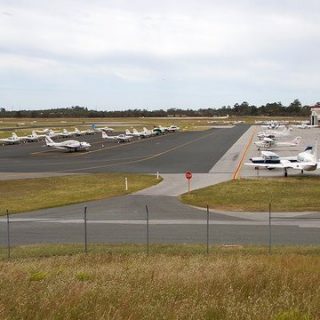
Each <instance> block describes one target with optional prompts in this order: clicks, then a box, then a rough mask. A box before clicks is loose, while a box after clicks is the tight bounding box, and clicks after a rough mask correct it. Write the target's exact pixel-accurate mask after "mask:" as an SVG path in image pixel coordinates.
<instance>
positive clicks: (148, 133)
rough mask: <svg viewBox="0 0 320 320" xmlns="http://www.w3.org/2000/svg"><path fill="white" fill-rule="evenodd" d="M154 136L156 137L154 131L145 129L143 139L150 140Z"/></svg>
mask: <svg viewBox="0 0 320 320" xmlns="http://www.w3.org/2000/svg"><path fill="white" fill-rule="evenodd" d="M153 135H154V133H153V132H152V130H148V129H147V128H143V138H148V137H151V136H153Z"/></svg>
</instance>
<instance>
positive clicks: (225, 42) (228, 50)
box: [0, 0, 320, 110]
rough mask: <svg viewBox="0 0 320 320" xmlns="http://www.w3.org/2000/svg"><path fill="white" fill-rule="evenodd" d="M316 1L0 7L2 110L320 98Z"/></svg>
mask: <svg viewBox="0 0 320 320" xmlns="http://www.w3.org/2000/svg"><path fill="white" fill-rule="evenodd" d="M319 57H320V1H318V0H304V1H302V0H268V1H267V0H264V1H263V0H228V1H223V0H161V1H156V0H90V1H88V0H55V1H43V0H10V1H9V0H0V106H2V107H6V108H7V109H9V110H10V109H14V110H17V109H41V108H51V107H52V108H53V107H69V106H75V105H80V106H87V107H89V108H91V109H97V110H124V109H128V108H146V109H148V110H153V109H159V108H163V109H167V108H207V107H213V108H214V107H221V106H223V105H231V106H232V105H234V104H235V103H237V102H238V103H241V102H242V101H247V102H249V103H250V104H255V105H257V106H260V105H262V104H265V103H268V102H279V101H280V102H282V103H283V104H284V105H288V104H290V103H291V102H292V101H293V100H294V99H296V98H298V99H300V101H301V102H302V103H303V104H314V103H316V102H317V101H319V100H320V98H319V93H320V91H319V85H320V62H319Z"/></svg>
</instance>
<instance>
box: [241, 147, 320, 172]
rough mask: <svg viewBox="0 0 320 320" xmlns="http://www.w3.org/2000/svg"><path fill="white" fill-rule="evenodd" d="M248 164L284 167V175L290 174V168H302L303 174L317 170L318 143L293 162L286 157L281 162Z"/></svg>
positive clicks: (300, 154) (319, 166)
mask: <svg viewBox="0 0 320 320" xmlns="http://www.w3.org/2000/svg"><path fill="white" fill-rule="evenodd" d="M245 165H247V166H254V167H255V168H267V169H269V170H272V169H283V171H284V176H285V177H287V176H288V169H294V170H300V171H301V174H303V172H304V171H315V170H317V169H320V162H318V143H316V144H315V148H314V149H313V148H312V149H310V148H307V149H306V150H305V151H303V152H301V153H299V154H298V155H297V161H296V162H291V161H289V160H286V159H281V160H280V163H245Z"/></svg>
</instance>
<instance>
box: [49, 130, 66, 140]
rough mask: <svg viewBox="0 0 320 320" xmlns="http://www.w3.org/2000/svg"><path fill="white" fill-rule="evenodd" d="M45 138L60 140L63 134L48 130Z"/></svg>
mask: <svg viewBox="0 0 320 320" xmlns="http://www.w3.org/2000/svg"><path fill="white" fill-rule="evenodd" d="M46 136H47V137H50V138H60V137H62V136H63V133H62V132H55V131H53V130H52V129H49V131H48V132H47V133H46Z"/></svg>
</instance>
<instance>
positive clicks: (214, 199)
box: [181, 176, 320, 212]
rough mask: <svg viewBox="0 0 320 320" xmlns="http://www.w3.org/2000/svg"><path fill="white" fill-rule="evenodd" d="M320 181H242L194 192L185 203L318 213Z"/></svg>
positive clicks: (313, 179) (311, 179)
mask: <svg viewBox="0 0 320 320" xmlns="http://www.w3.org/2000/svg"><path fill="white" fill-rule="evenodd" d="M319 194H320V179H319V177H316V176H315V177H306V176H305V177H297V178H295V177H288V178H265V177H264V178H260V179H240V180H234V181H228V182H224V183H220V184H217V185H214V186H210V187H207V188H203V189H199V190H195V191H192V192H191V193H190V194H184V195H182V196H181V200H182V201H183V202H184V203H187V204H190V205H194V206H198V207H206V205H207V204H208V205H209V207H210V208H215V209H220V210H230V211H257V212H260V211H268V206H269V202H271V203H272V210H273V211H319V210H320V197H319Z"/></svg>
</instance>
